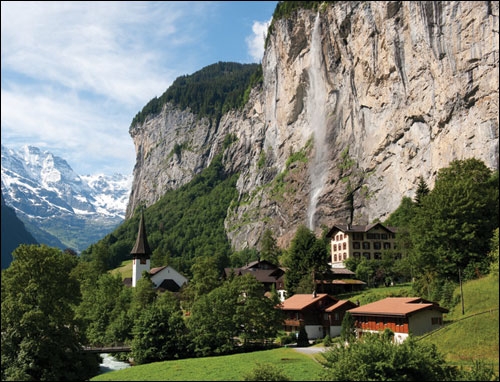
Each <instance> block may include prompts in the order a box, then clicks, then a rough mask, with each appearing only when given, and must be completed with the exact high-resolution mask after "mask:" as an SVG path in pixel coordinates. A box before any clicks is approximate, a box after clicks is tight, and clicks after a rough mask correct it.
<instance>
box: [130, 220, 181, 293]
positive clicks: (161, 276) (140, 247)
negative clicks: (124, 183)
mask: <svg viewBox="0 0 500 382" xmlns="http://www.w3.org/2000/svg"><path fill="white" fill-rule="evenodd" d="M151 253H152V252H151V249H150V247H149V244H148V239H147V235H146V226H145V223H144V213H142V214H141V220H140V222H139V230H138V232H137V239H136V242H135V245H134V248H133V249H132V251H131V252H130V254H131V255H132V277H126V278H125V279H124V280H123V283H124V284H125V285H127V286H132V287H135V286H136V285H137V281H138V280H140V279H141V277H142V274H143V272H147V273H149V275H150V278H151V281H152V282H153V284H154V286H155V289H156V290H158V291H160V292H165V291H167V290H168V291H170V292H178V291H179V289H180V288H181V287H182V286H183V285H184V284H186V283H187V281H188V280H187V278H186V277H184V276H183V275H181V274H180V273H179V272H177V271H176V270H175V269H174V268H172V267H170V266H163V267H157V268H153V269H151V264H150V258H151Z"/></svg>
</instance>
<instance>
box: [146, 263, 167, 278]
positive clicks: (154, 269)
mask: <svg viewBox="0 0 500 382" xmlns="http://www.w3.org/2000/svg"><path fill="white" fill-rule="evenodd" d="M166 267H167V265H164V266H163V267H156V268H151V269H150V271H149V274H150V275H151V276H152V275H155V274H157V273H158V272H161V271H162V270H164V269H165V268H166Z"/></svg>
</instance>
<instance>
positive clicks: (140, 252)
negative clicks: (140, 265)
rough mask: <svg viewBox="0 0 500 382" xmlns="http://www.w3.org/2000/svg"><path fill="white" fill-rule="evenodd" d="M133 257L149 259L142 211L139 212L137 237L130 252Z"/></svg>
mask: <svg viewBox="0 0 500 382" xmlns="http://www.w3.org/2000/svg"><path fill="white" fill-rule="evenodd" d="M130 254H131V255H132V256H133V258H134V259H136V258H146V259H149V257H150V255H151V249H150V248H149V244H148V238H147V236H146V226H145V224H144V212H141V221H140V222H139V231H138V232H137V239H136V241H135V245H134V248H133V249H132V251H131V252H130Z"/></svg>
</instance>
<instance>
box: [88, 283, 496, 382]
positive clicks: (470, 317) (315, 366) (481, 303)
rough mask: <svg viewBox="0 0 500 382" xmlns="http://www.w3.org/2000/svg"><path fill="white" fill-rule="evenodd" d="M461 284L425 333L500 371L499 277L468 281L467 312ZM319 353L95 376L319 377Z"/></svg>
mask: <svg viewBox="0 0 500 382" xmlns="http://www.w3.org/2000/svg"><path fill="white" fill-rule="evenodd" d="M459 293H460V289H459V288H457V290H456V291H455V294H456V295H457V301H458V303H457V304H456V306H455V307H453V308H452V309H450V312H449V313H448V314H446V315H445V317H444V320H445V324H446V325H445V326H444V327H443V328H441V329H438V330H436V331H434V332H432V333H430V334H427V335H425V336H422V337H420V339H419V340H420V341H425V342H428V343H433V344H435V345H436V346H437V348H438V351H439V352H440V353H441V354H443V355H444V356H445V359H446V361H447V362H448V363H450V364H452V365H456V366H459V367H464V368H468V367H471V366H472V365H473V363H474V361H478V360H482V361H485V362H486V363H487V364H488V365H493V367H494V368H495V372H496V374H497V375H498V373H499V349H498V345H499V317H498V316H499V314H498V309H499V280H498V277H496V278H495V277H492V276H487V277H484V278H482V279H479V280H473V281H469V282H467V283H464V285H463V301H464V314H462V304H461V301H460V298H459V297H458V296H460V294H459ZM391 296H392V297H397V296H412V294H411V286H410V285H409V284H405V285H396V286H392V287H379V288H374V289H370V290H366V291H363V292H360V293H357V294H349V295H348V296H347V295H343V296H337V297H339V298H349V299H350V300H351V301H356V300H359V301H360V303H361V304H366V303H369V302H372V301H375V300H378V299H382V298H385V297H391ZM317 357H321V355H319V354H315V355H306V354H302V353H299V352H298V351H297V350H295V349H293V347H288V348H277V349H272V350H264V351H256V352H252V353H245V354H235V355H226V356H217V357H207V358H191V359H183V360H175V361H164V362H156V363H151V364H147V365H139V366H133V367H131V368H128V369H123V370H117V371H113V372H108V373H105V374H101V375H98V376H96V377H94V378H92V379H91V380H92V381H133V380H134V381H242V380H244V376H245V375H246V374H248V373H250V372H251V371H253V370H254V368H256V367H259V365H264V364H272V365H274V366H275V367H277V368H279V369H280V370H281V371H282V372H283V373H284V374H285V375H286V376H288V377H289V379H290V380H292V381H317V380H320V379H321V377H320V376H321V371H322V370H323V369H322V367H321V366H320V364H319V363H318V362H317V360H316V359H317Z"/></svg>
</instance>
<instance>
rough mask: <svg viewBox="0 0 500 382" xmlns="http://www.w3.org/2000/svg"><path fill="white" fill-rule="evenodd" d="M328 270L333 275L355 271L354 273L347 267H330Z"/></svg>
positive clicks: (349, 273)
mask: <svg viewBox="0 0 500 382" xmlns="http://www.w3.org/2000/svg"><path fill="white" fill-rule="evenodd" d="M330 271H331V272H332V273H333V274H334V275H355V274H356V273H354V272H353V271H350V270H349V269H347V268H333V267H332V268H330Z"/></svg>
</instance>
